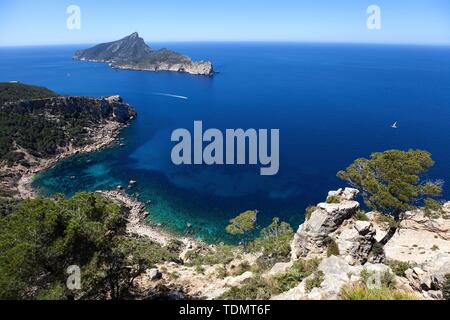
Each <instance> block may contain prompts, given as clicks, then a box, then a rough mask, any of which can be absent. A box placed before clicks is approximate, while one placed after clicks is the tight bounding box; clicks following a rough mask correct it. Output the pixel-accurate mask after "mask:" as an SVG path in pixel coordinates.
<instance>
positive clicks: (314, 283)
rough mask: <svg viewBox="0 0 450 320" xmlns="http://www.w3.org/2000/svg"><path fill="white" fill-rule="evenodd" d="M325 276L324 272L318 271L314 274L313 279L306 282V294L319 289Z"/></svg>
mask: <svg viewBox="0 0 450 320" xmlns="http://www.w3.org/2000/svg"><path fill="white" fill-rule="evenodd" d="M324 278H325V275H324V273H323V272H322V271H320V270H319V271H317V272H315V273H314V276H313V277H312V278H311V279H306V281H305V290H306V292H311V291H312V289H314V288H319V287H320V285H321V284H322V282H323V280H324Z"/></svg>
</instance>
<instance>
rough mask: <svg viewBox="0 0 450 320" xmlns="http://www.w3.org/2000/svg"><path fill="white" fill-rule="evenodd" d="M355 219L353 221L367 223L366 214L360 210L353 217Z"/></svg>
mask: <svg viewBox="0 0 450 320" xmlns="http://www.w3.org/2000/svg"><path fill="white" fill-rule="evenodd" d="M353 217H354V218H355V220H359V221H369V217H368V216H367V214H366V213H365V212H364V211H362V210H358V211H356V213H355V214H354V216H353Z"/></svg>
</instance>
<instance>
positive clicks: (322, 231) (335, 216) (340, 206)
mask: <svg viewBox="0 0 450 320" xmlns="http://www.w3.org/2000/svg"><path fill="white" fill-rule="evenodd" d="M346 190H347V189H346ZM336 194H338V195H339V196H340V195H342V197H341V196H340V197H341V198H340V199H341V202H340V203H320V204H318V206H317V208H316V210H314V212H313V213H312V215H311V217H310V219H309V220H307V221H306V222H305V223H303V224H302V225H301V226H300V227H299V229H298V231H297V233H296V234H295V236H294V240H293V242H292V244H291V249H292V258H293V259H294V260H295V259H298V258H300V257H307V256H308V255H311V256H314V255H316V256H321V255H323V254H324V252H325V251H326V245H325V243H324V240H325V238H326V237H327V236H328V235H329V234H331V233H333V232H334V231H336V230H337V229H338V228H339V226H340V225H341V224H342V223H343V222H344V221H345V220H347V219H350V218H351V217H352V216H353V215H354V214H355V213H356V211H357V210H358V209H359V203H358V202H357V201H353V200H348V199H352V197H353V196H354V195H355V194H356V193H355V192H353V191H348V192H346V193H345V192H343V191H342V190H341V191H339V190H338V191H336Z"/></svg>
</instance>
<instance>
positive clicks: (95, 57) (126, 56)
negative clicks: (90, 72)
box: [73, 33, 214, 76]
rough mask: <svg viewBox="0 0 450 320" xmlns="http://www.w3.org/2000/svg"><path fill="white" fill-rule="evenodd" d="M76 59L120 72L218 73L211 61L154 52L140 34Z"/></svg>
mask: <svg viewBox="0 0 450 320" xmlns="http://www.w3.org/2000/svg"><path fill="white" fill-rule="evenodd" d="M73 58H74V59H76V60H81V61H93V62H107V63H110V66H111V67H113V68H117V69H128V70H142V71H175V72H185V73H190V74H195V75H206V76H211V75H213V73H214V69H213V66H212V63H211V62H209V61H193V60H192V59H191V58H189V57H187V56H184V55H182V54H179V53H176V52H173V51H171V50H168V49H161V50H157V51H155V50H153V49H152V48H150V47H149V46H148V45H147V44H146V43H145V41H144V39H142V38H141V37H139V34H138V33H133V34H131V35H129V36H128V37H125V38H123V39H121V40H118V41H114V42H109V43H102V44H99V45H97V46H95V47H93V48H90V49H86V50H80V51H77V52H75V54H74V56H73Z"/></svg>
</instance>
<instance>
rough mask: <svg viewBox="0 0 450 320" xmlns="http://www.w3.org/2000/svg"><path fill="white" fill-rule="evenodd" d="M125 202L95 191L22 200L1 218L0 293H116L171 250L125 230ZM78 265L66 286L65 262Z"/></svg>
mask: <svg viewBox="0 0 450 320" xmlns="http://www.w3.org/2000/svg"><path fill="white" fill-rule="evenodd" d="M124 210H125V209H124V208H122V207H120V206H118V205H116V204H113V203H111V202H110V201H108V200H107V199H104V198H103V197H102V196H100V195H98V194H94V193H80V194H77V195H75V196H74V197H73V198H71V199H65V198H64V197H62V196H55V197H53V198H51V199H43V198H38V199H35V200H23V201H21V202H20V203H18V205H17V206H16V207H15V208H14V209H13V210H12V211H11V212H9V213H8V214H6V215H5V216H2V217H1V218H0V271H1V272H0V299H41V298H42V299H68V298H76V299H106V298H111V299H120V298H124V297H126V296H128V295H129V294H130V292H131V291H130V290H132V286H133V280H134V279H135V278H136V277H138V276H139V275H141V274H142V273H143V272H144V271H145V270H147V269H148V268H150V267H152V266H153V265H155V264H156V263H158V262H161V261H163V260H165V261H168V260H171V259H174V258H175V257H174V254H173V253H171V252H170V251H169V250H168V249H166V248H165V247H161V246H160V245H159V244H155V243H152V242H151V241H148V240H137V239H133V238H130V237H128V236H127V235H126V221H125V219H124V217H125V212H124ZM73 265H75V266H78V267H80V269H81V289H80V290H76V291H68V289H67V288H66V280H67V278H68V274H67V268H68V267H69V266H73Z"/></svg>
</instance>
